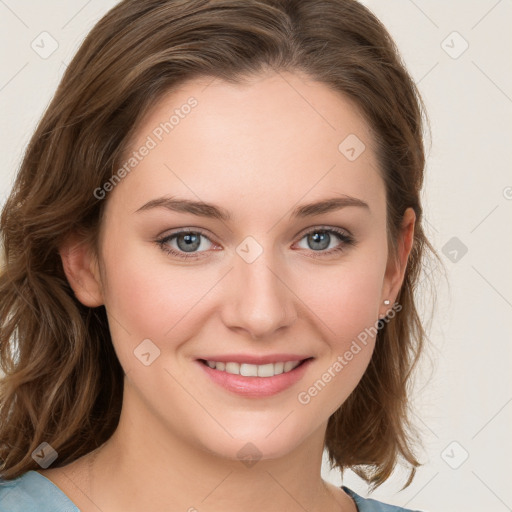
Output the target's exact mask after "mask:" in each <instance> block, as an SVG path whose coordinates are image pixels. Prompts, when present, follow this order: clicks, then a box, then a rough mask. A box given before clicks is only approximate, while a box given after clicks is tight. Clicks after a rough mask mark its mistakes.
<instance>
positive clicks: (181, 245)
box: [157, 230, 212, 259]
mask: <svg viewBox="0 0 512 512" xmlns="http://www.w3.org/2000/svg"><path fill="white" fill-rule="evenodd" d="M201 238H204V239H206V240H208V242H209V243H210V244H211V243H212V242H211V240H210V239H209V238H208V237H207V236H206V235H204V234H203V233H202V232H201V231H192V230H183V231H178V232H176V233H173V234H171V235H169V236H166V237H165V238H162V239H161V240H157V243H158V245H160V247H161V249H162V250H163V251H165V252H167V253H168V254H172V255H173V256H177V257H178V258H184V259H186V258H197V256H196V253H195V252H194V251H196V250H197V249H199V248H204V244H202V240H201ZM174 241H175V242H176V245H177V249H178V250H176V249H175V248H173V247H171V246H170V245H169V244H170V243H171V242H174ZM199 252H204V251H199Z"/></svg>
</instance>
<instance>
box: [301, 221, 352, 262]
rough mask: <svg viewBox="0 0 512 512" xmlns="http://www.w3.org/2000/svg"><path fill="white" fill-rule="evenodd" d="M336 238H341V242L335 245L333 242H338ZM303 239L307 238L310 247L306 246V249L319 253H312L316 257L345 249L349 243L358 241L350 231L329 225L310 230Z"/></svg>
mask: <svg viewBox="0 0 512 512" xmlns="http://www.w3.org/2000/svg"><path fill="white" fill-rule="evenodd" d="M336 238H337V239H338V240H341V243H339V244H338V245H335V246H334V247H333V246H332V243H335V242H336ZM302 240H306V244H307V246H308V247H305V249H310V250H311V251H313V253H317V254H312V255H311V256H312V257H314V258H316V257H319V256H320V257H321V256H326V255H331V254H334V253H338V252H341V251H344V250H345V249H346V246H347V245H355V243H356V242H355V240H354V238H353V237H352V236H351V235H349V234H348V233H346V232H344V231H342V230H340V229H336V228H327V227H325V228H324V227H319V228H315V229H313V230H311V231H308V232H307V233H306V234H305V235H304V236H303V237H302V238H301V241H302ZM302 248H304V247H302ZM325 249H330V250H325Z"/></svg>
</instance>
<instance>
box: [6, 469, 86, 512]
mask: <svg viewBox="0 0 512 512" xmlns="http://www.w3.org/2000/svg"><path fill="white" fill-rule="evenodd" d="M0 512H80V511H79V509H78V508H77V507H76V506H75V505H74V503H73V502H72V501H71V500H70V499H69V498H68V497H67V496H66V495H65V494H64V493H63V492H62V491H61V490H60V489H59V488H58V487H57V486H56V485H54V484H53V483H52V482H51V481H50V480H48V479H47V478H45V477H44V476H42V475H41V474H39V473H38V472H37V471H28V472H27V473H24V474H23V475H21V476H20V477H18V478H15V479H13V480H3V479H2V478H0Z"/></svg>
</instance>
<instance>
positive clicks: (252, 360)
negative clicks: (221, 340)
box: [199, 354, 312, 365]
mask: <svg viewBox="0 0 512 512" xmlns="http://www.w3.org/2000/svg"><path fill="white" fill-rule="evenodd" d="M311 357H312V356H301V355H297V354H269V355H266V356H254V355H250V354H223V355H218V356H207V357H201V358H199V359H203V360H205V361H215V362H219V363H230V362H232V363H238V364H243V363H246V364H257V365H260V364H269V363H280V362H283V363H285V362H286V361H304V359H310V358H311Z"/></svg>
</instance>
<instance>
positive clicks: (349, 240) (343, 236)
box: [155, 225, 357, 260]
mask: <svg viewBox="0 0 512 512" xmlns="http://www.w3.org/2000/svg"><path fill="white" fill-rule="evenodd" d="M319 231H326V232H329V233H334V234H335V235H337V236H338V237H339V238H340V240H341V243H340V245H338V246H337V247H334V248H331V249H329V250H328V251H310V252H312V253H316V254H312V255H311V257H313V258H322V257H328V256H331V255H333V254H334V253H337V252H342V251H344V250H345V248H346V247H345V246H347V245H348V246H354V245H356V244H357V242H356V240H355V238H354V237H353V235H352V234H351V233H350V231H349V230H347V229H345V228H340V227H336V226H325V225H317V226H310V227H309V228H305V229H304V230H303V231H301V232H300V233H299V234H298V235H296V236H295V239H296V242H300V241H301V240H302V239H303V238H304V237H305V236H306V235H308V234H309V233H314V232H319ZM182 233H197V234H199V235H201V236H203V237H204V238H206V239H207V240H208V241H209V242H210V243H212V244H213V245H220V244H217V243H216V242H214V241H213V240H212V239H211V237H210V236H209V235H208V234H207V232H206V231H205V230H203V229H202V228H195V227H186V228H177V229H176V230H174V231H172V232H170V233H168V234H165V235H163V236H159V237H157V239H156V240H155V241H156V243H157V244H158V245H159V246H160V248H161V249H162V250H163V251H165V252H167V253H169V254H172V255H175V256H176V257H177V258H181V259H196V260H197V259H199V258H203V257H206V255H205V253H208V252H209V251H199V252H191V253H186V252H181V251H177V250H176V249H174V248H170V247H169V246H168V245H167V242H168V241H169V239H171V238H173V237H174V236H176V235H179V234H182Z"/></svg>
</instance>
